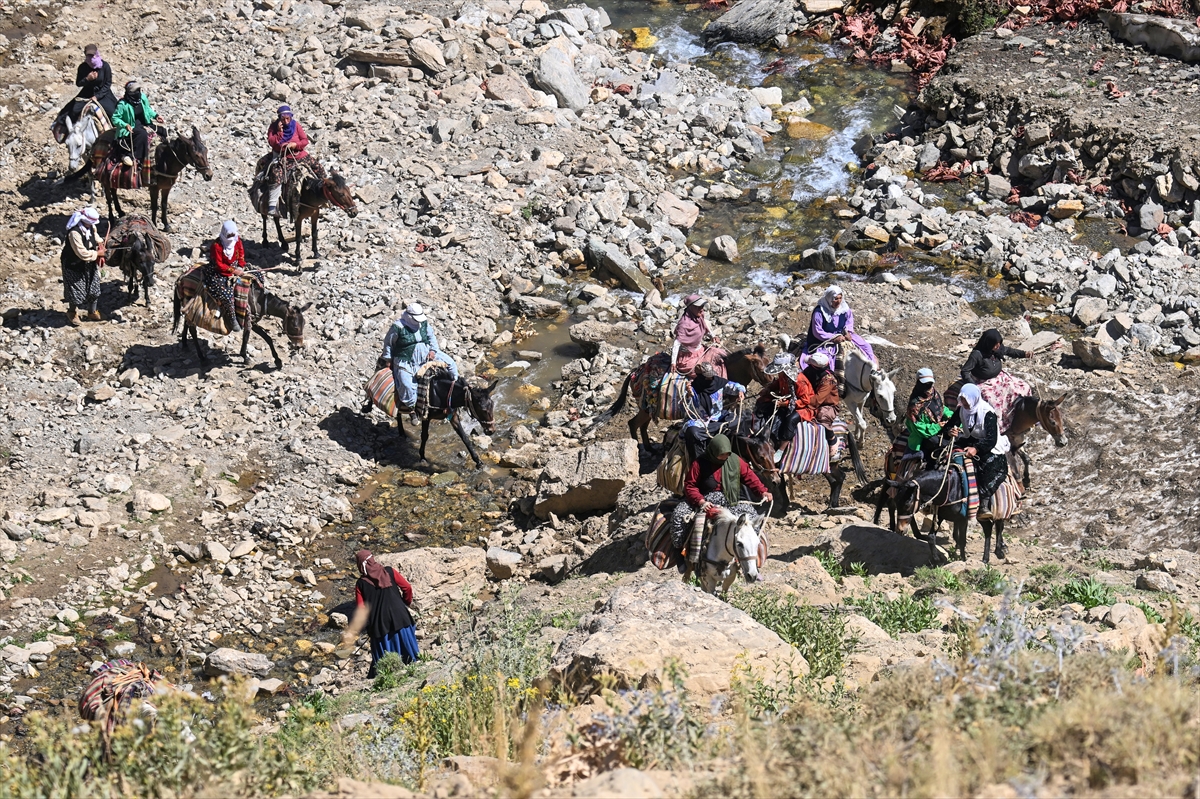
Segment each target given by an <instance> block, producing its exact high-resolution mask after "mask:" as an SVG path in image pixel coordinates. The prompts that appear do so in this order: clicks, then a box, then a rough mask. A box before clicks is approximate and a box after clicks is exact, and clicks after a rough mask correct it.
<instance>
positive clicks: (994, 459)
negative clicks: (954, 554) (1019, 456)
mask: <svg viewBox="0 0 1200 799" xmlns="http://www.w3.org/2000/svg"><path fill="white" fill-rule="evenodd" d="M942 429H943V430H945V431H947V432H948V433H949V435H950V436H951V437H952V438H954V446H955V447H957V448H959V449H961V450H962V451H963V453H964V454H965V455H967V456H969V457H971V458H974V459H975V463H976V484H977V485H978V487H979V510H978V512H977V513H976V518H979V519H983V518H990V517H991V509H992V495H993V494H995V493H996V489H998V488H1000V486H1001V485H1003V484H1004V481H1005V479H1007V477H1008V449H1009V443H1008V437H1007V436H1005V435H1004V434H1003V433H1001V432H1000V417H999V415H998V414H997V413H996V409H995V408H993V407H992V406H991V405H989V404H988V403H987V402H986V401H985V400H984V399H983V397H982V396H981V395H980V393H979V387H978V386H976V385H973V384H971V383H968V384H967V385H965V386H963V387H962V391H961V392H959V395H958V407H957V408H956V409H955V411H954V415H953V416H951V417H950V419H949V420H948V421H947V422H946V423H945V424H944V425H943V426H942Z"/></svg>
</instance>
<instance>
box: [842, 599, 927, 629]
mask: <svg viewBox="0 0 1200 799" xmlns="http://www.w3.org/2000/svg"><path fill="white" fill-rule="evenodd" d="M846 604H848V605H853V606H855V607H856V608H858V611H859V612H860V613H862V615H864V616H866V617H867V618H868V619H870V620H871V621H872V622H874V623H875V624H877V625H879V626H880V627H882V628H883V629H884V630H885V631H886V632H887V634H888V635H890V636H892V637H893V638H895V637H896V636H897V635H899V634H900V633H916V632H920V631H921V630H928V629H930V628H931V627H933V626H934V623H935V622H936V621H937V615H938V613H937V608H935V607H934V606H933V601H932V600H930V598H929V597H924V598H922V599H913V598H912V597H911V596H902V597H900V598H899V599H888V598H887V597H885V596H884V595H883V594H870V595H869V596H867V597H865V598H863V599H847V600H846Z"/></svg>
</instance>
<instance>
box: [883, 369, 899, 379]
mask: <svg viewBox="0 0 1200 799" xmlns="http://www.w3.org/2000/svg"><path fill="white" fill-rule="evenodd" d="M884 374H886V375H887V376H888V380H891V379H892V378H893V377H895V376H896V375H898V374H900V367H899V366H897V367H896V368H895V369H893V370H892V371H890V372H884Z"/></svg>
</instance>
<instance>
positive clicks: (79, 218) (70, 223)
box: [67, 205, 100, 231]
mask: <svg viewBox="0 0 1200 799" xmlns="http://www.w3.org/2000/svg"><path fill="white" fill-rule="evenodd" d="M99 221H100V212H99V211H97V210H96V209H95V207H94V206H91V205H89V206H87V207H86V208H80V209H79V210H77V211H76V212H75V213H73V214H71V218H70V219H68V220H67V230H68V231H70V230H72V229H74V228H76V227H78V226H79V225H86V226H87V227H95V226H96V223H97V222H99Z"/></svg>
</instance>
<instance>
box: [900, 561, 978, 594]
mask: <svg viewBox="0 0 1200 799" xmlns="http://www.w3.org/2000/svg"><path fill="white" fill-rule="evenodd" d="M912 581H913V585H915V586H917V587H919V588H940V589H941V590H943V591H950V592H952V593H958V592H960V591H965V590H966V588H967V586H966V584H965V583H963V581H962V580H960V579H959V578H958V575H957V574H955V573H953V572H951V571H947V570H946V569H945V568H944V567H942V566H938V567H937V568H932V569H931V568H930V567H928V566H921V567H920V568H918V569H917V570H916V572H915V573H914V574H913V576H912Z"/></svg>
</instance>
